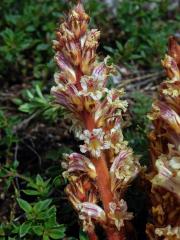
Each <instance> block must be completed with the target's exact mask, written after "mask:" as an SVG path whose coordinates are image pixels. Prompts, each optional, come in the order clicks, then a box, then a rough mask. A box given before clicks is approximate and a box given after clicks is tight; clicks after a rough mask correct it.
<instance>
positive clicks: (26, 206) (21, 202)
mask: <svg viewBox="0 0 180 240" xmlns="http://www.w3.org/2000/svg"><path fill="white" fill-rule="evenodd" d="M17 202H18V204H19V206H20V208H22V209H23V210H24V211H25V212H27V213H30V212H31V211H32V206H31V205H30V204H29V203H28V202H27V201H25V200H23V199H21V198H17Z"/></svg>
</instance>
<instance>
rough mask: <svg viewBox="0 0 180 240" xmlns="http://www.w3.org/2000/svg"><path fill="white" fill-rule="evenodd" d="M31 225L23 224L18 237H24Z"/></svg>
mask: <svg viewBox="0 0 180 240" xmlns="http://www.w3.org/2000/svg"><path fill="white" fill-rule="evenodd" d="M30 228H31V223H30V222H24V223H23V224H22V225H21V226H20V229H19V235H20V237H24V236H25V235H26V234H27V233H28V232H29V230H30Z"/></svg>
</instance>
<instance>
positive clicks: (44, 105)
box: [13, 81, 63, 121]
mask: <svg viewBox="0 0 180 240" xmlns="http://www.w3.org/2000/svg"><path fill="white" fill-rule="evenodd" d="M42 91H43V85H42V83H39V82H37V81H36V82H34V83H33V84H32V87H31V89H26V90H23V91H22V98H16V99H13V102H14V103H15V104H17V105H18V106H19V108H18V109H19V110H20V111H21V112H24V113H26V114H29V115H32V114H35V115H37V116H38V115H42V116H43V118H44V119H46V120H51V121H52V120H53V121H55V120H56V119H57V116H59V115H61V114H62V113H63V112H62V108H60V107H59V106H58V105H56V104H55V103H53V98H52V96H51V95H49V94H43V92H42Z"/></svg>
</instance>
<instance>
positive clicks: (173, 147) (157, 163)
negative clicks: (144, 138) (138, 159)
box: [146, 37, 180, 240]
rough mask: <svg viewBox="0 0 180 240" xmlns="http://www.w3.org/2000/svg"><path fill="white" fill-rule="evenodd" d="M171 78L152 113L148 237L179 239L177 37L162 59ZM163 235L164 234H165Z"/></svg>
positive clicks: (179, 69)
mask: <svg viewBox="0 0 180 240" xmlns="http://www.w3.org/2000/svg"><path fill="white" fill-rule="evenodd" d="M162 65H163V67H164V68H165V70H166V73H167V77H168V79H167V80H166V81H164V82H163V83H161V85H160V88H159V98H158V100H157V101H156V102H155V103H154V104H153V106H152V111H151V113H150V115H149V117H150V119H151V120H152V121H153V126H154V129H153V131H152V132H151V133H150V135H149V139H150V147H151V149H150V150H151V156H152V165H151V173H150V174H149V176H148V179H149V180H150V182H151V203H152V209H151V215H152V219H153V221H152V223H148V224H147V230H146V231H147V235H148V237H149V239H166V240H172V239H180V235H179V232H180V227H179V226H180V221H179V215H180V46H179V44H178V43H177V41H176V39H175V38H174V37H171V38H170V40H169V52H168V55H166V56H165V60H164V61H162ZM162 237H163V238H162Z"/></svg>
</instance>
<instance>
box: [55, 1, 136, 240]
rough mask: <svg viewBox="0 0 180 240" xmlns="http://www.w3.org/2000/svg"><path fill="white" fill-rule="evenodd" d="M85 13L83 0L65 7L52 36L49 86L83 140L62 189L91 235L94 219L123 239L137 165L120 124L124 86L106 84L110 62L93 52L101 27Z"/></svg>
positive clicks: (110, 235)
mask: <svg viewBox="0 0 180 240" xmlns="http://www.w3.org/2000/svg"><path fill="white" fill-rule="evenodd" d="M88 23H89V16H88V15H87V14H86V13H85V11H84V8H83V6H82V4H81V3H78V4H77V6H76V7H75V8H74V9H73V10H72V11H71V12H70V13H69V15H68V17H67V19H66V21H65V22H64V23H62V24H61V25H60V27H59V29H58V30H57V32H56V36H57V39H56V40H55V41H54V42H53V43H54V44H53V45H54V49H55V51H56V54H55V61H56V63H57V66H58V67H59V69H60V70H61V71H60V72H57V73H55V76H54V77H55V82H56V86H54V87H53V88H52V94H53V95H54V97H55V99H56V102H57V103H59V104H60V105H62V106H64V108H66V109H67V110H68V112H69V117H70V118H71V120H72V128H73V130H74V133H75V135H76V137H78V138H79V139H80V140H81V141H82V144H81V145H80V152H81V153H72V154H70V155H66V156H65V161H64V162H63V167H64V168H65V169H66V170H65V172H64V177H66V178H67V179H68V180H69V184H68V185H67V187H66V193H67V195H68V198H69V200H70V202H71V203H72V205H73V207H74V209H75V210H76V211H77V212H78V215H79V219H80V221H81V223H82V226H83V230H84V231H85V232H87V234H88V236H89V239H91V240H96V239H98V237H97V234H96V231H95V230H96V229H95V225H96V224H98V225H100V226H101V227H103V229H104V231H105V233H106V235H107V239H109V240H120V239H126V222H127V221H128V220H131V219H132V218H133V214H132V213H130V212H128V209H127V203H126V201H125V200H124V194H125V191H126V189H127V187H128V185H129V184H130V182H131V181H132V180H133V179H134V178H135V177H136V176H137V174H138V172H139V171H140V165H139V163H138V160H137V159H136V158H135V157H134V156H133V152H132V150H131V149H130V148H129V147H128V145H127V142H126V141H124V140H123V134H122V129H121V123H122V112H125V111H126V108H127V102H126V101H124V100H120V99H119V97H122V96H123V95H124V91H123V89H121V90H118V89H111V90H109V89H107V87H106V83H107V80H108V77H109V75H110V74H112V73H113V72H114V68H113V66H112V65H111V64H109V59H108V58H105V59H104V61H103V62H100V61H99V59H98V56H97V54H96V49H97V47H98V40H99V37H100V32H99V31H98V30H97V29H91V30H89V29H88Z"/></svg>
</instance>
